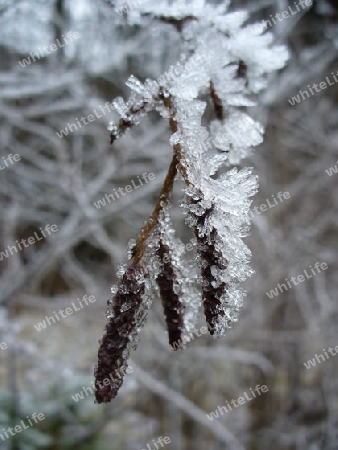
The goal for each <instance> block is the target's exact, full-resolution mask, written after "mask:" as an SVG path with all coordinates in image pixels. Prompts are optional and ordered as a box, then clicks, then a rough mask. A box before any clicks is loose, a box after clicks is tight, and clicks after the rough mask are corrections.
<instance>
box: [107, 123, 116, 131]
mask: <svg viewBox="0 0 338 450" xmlns="http://www.w3.org/2000/svg"><path fill="white" fill-rule="evenodd" d="M114 128H115V126H114V122H109V125H108V126H107V130H108V131H113V130H114Z"/></svg>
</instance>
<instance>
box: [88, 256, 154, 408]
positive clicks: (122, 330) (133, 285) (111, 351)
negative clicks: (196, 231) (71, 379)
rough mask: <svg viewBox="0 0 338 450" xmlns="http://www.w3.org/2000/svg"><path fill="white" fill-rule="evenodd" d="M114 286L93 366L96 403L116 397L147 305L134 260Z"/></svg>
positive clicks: (139, 274) (142, 274)
mask: <svg viewBox="0 0 338 450" xmlns="http://www.w3.org/2000/svg"><path fill="white" fill-rule="evenodd" d="M117 289H118V291H117V293H116V294H115V296H114V298H113V300H110V301H108V309H107V313H106V315H107V319H108V323H107V325H106V330H105V334H104V336H103V338H102V341H101V343H100V347H99V351H98V365H97V367H96V369H95V389H96V391H95V396H96V400H97V402H98V403H107V402H110V401H111V399H113V398H114V397H116V395H117V392H118V390H119V389H120V387H121V385H122V382H123V377H124V375H125V372H126V370H127V366H128V363H127V360H128V358H129V356H130V353H131V351H132V350H135V349H136V345H137V341H138V335H139V331H140V328H141V327H142V325H143V323H144V320H145V316H146V313H147V310H148V308H149V304H148V302H149V300H148V298H147V296H146V295H145V291H146V286H145V280H144V273H143V271H142V270H141V269H139V268H137V267H135V266H134V265H133V264H130V265H129V266H128V267H127V269H126V271H125V273H124V275H123V276H122V279H121V281H120V283H119V284H118V285H117Z"/></svg>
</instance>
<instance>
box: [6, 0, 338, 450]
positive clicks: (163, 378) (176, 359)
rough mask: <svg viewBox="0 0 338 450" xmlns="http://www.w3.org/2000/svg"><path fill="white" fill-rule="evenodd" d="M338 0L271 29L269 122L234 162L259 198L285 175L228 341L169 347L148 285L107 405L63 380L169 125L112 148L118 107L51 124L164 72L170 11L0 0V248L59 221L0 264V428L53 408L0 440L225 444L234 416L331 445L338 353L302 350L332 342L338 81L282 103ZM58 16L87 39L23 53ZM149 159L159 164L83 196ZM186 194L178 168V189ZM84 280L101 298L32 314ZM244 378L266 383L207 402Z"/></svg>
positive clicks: (154, 188)
mask: <svg viewBox="0 0 338 450" xmlns="http://www.w3.org/2000/svg"><path fill="white" fill-rule="evenodd" d="M148 1H149V2H151V1H154V0H148ZM233 3H234V4H233V5H232V6H231V9H232V10H237V9H241V8H245V9H247V10H249V11H250V14H251V20H252V21H254V20H262V19H264V18H265V19H269V17H270V15H271V14H272V15H275V13H276V12H282V11H285V10H287V8H288V5H293V3H294V2H289V3H288V2H287V1H286V0H276V1H274V0H252V1H236V2H233ZM120 4H121V5H122V6H123V2H121V3H120ZM337 5H338V4H337V2H336V0H332V1H331V2H328V1H324V0H323V1H319V0H318V1H316V2H314V4H313V6H311V7H310V8H309V9H307V10H302V12H300V13H298V14H297V15H294V16H292V17H290V18H288V19H287V20H283V21H280V22H278V23H277V24H276V25H274V26H273V27H271V28H270V29H269V31H271V32H272V33H273V34H274V36H275V41H276V42H280V43H286V44H287V45H288V47H289V49H290V61H289V64H288V65H287V67H286V68H285V69H284V70H283V71H280V72H279V73H278V74H277V75H275V76H273V77H272V78H271V80H270V82H269V87H268V90H267V91H265V92H264V93H263V94H262V95H261V97H260V102H259V106H257V107H255V108H254V109H253V110H252V111H251V113H252V114H253V115H254V116H255V117H256V118H258V119H259V120H260V121H261V122H262V123H263V124H264V126H265V127H266V133H265V141H264V144H263V145H261V146H260V147H258V148H257V149H256V151H255V152H254V153H253V155H252V156H251V157H250V160H247V161H245V162H244V163H245V165H246V166H253V167H254V170H255V173H257V174H258V175H259V178H260V192H259V194H258V195H257V196H256V197H255V199H254V205H256V206H259V205H261V204H262V203H266V199H270V202H271V199H272V196H275V197H276V194H277V193H278V192H279V191H281V192H288V193H289V194H290V198H289V199H287V200H284V202H283V203H279V204H278V205H276V206H275V207H273V208H268V210H267V211H265V212H263V213H261V214H254V215H253V227H252V233H251V236H250V237H249V238H247V239H246V243H247V244H248V245H249V247H250V248H251V249H252V252H253V267H254V269H255V271H256V274H255V275H254V276H253V277H252V278H251V279H249V280H248V281H247V282H246V286H245V287H246V288H247V290H248V297H247V301H246V304H245V307H244V308H243V309H242V311H241V314H240V319H239V322H238V323H237V325H236V327H234V329H233V330H232V331H231V332H230V333H229V334H228V336H227V337H226V338H225V339H222V340H214V339H212V338H211V337H210V336H208V335H204V336H201V337H199V338H197V339H195V340H193V341H192V342H191V344H190V345H189V346H188V348H187V349H186V350H184V351H178V352H173V351H172V350H171V349H170V348H169V346H168V344H167V333H166V331H165V327H164V321H163V313H162V306H161V302H160V301H159V300H157V301H155V302H154V304H153V308H152V311H151V312H150V315H149V318H148V321H147V324H146V326H145V328H144V329H143V330H142V331H141V340H140V344H139V347H138V350H137V352H136V353H134V354H133V358H132V360H131V361H130V365H131V367H132V368H133V372H132V373H131V374H128V375H127V376H126V378H125V381H124V384H123V387H122V389H121V391H120V393H119V396H118V397H117V398H116V399H115V400H114V401H113V402H112V403H111V404H109V405H96V404H94V396H93V395H92V394H90V393H89V394H88V395H84V396H83V399H82V400H81V399H78V401H74V399H73V398H72V396H75V395H76V393H79V392H81V391H82V390H83V387H90V386H92V384H91V383H92V381H93V370H94V365H95V363H96V358H97V348H98V340H99V339H100V337H101V336H102V332H103V329H104V325H105V321H106V318H105V308H106V300H107V298H108V297H109V295H110V286H111V285H112V283H113V282H114V281H115V280H116V269H117V265H118V264H120V263H123V262H125V260H126V247H127V243H128V241H129V239H131V238H135V237H136V236H137V234H138V232H139V230H140V228H141V226H142V224H143V222H144V220H145V219H146V218H147V217H148V214H149V213H150V212H151V210H152V207H153V205H154V202H155V201H156V198H157V194H158V190H159V187H160V186H161V183H162V182H163V178H164V175H165V173H166V170H167V166H168V163H169V161H170V158H171V148H170V145H169V141H168V138H169V130H168V125H167V123H166V122H165V121H163V120H162V119H160V118H159V117H157V116H156V115H155V114H151V115H149V116H148V117H145V118H144V119H143V120H142V123H141V124H140V125H139V126H138V127H137V128H134V129H133V130H132V131H131V132H129V133H127V135H126V136H125V137H124V138H123V139H121V140H118V141H117V142H115V144H114V146H110V145H109V132H108V131H107V125H108V123H109V121H110V120H115V119H116V116H115V115H114V113H113V112H107V113H106V114H105V115H104V114H103V113H101V114H102V117H100V118H96V119H95V120H94V121H92V122H91V123H89V124H88V125H85V126H82V127H81V128H80V127H78V129H77V130H75V131H74V132H71V133H69V134H68V136H64V137H63V138H62V139H60V138H59V137H58V136H57V134H56V132H57V131H58V132H59V131H60V130H61V129H64V128H65V127H66V126H67V124H68V123H74V122H76V119H80V117H81V116H85V117H87V116H88V115H89V114H93V111H94V110H96V111H97V113H98V114H97V115H100V113H99V111H102V110H101V109H100V107H103V106H104V105H105V103H106V102H111V101H112V99H113V98H114V97H116V96H118V95H122V96H128V89H127V87H126V86H125V80H126V79H127V78H128V76H129V75H130V74H134V75H135V76H137V77H139V78H140V79H141V80H144V79H145V78H146V77H151V78H154V79H156V78H157V77H159V76H160V75H161V73H163V72H164V71H166V70H167V69H168V67H169V65H170V64H175V63H176V61H177V60H178V59H179V56H180V45H179V42H180V36H179V34H178V32H177V30H175V29H174V28H173V27H171V26H170V25H165V24H163V23H154V24H153V26H151V27H145V28H143V27H137V26H129V25H128V21H127V19H126V15H125V14H124V15H123V16H120V15H119V14H118V13H117V12H116V11H115V8H114V7H113V6H112V5H111V4H110V2H109V1H103V0H45V1H43V0H40V1H39V0H16V1H14V0H13V1H9V0H1V1H0V152H1V153H0V164H2V167H4V164H5V160H6V161H7V162H8V160H7V157H8V155H9V154H10V153H12V154H13V155H14V154H18V155H20V158H21V159H20V161H17V162H14V163H13V164H11V163H9V162H8V167H6V166H5V167H4V168H3V169H2V170H1V171H0V204H1V219H0V220H1V227H0V251H4V250H5V249H6V248H7V246H8V245H15V242H16V241H20V240H21V239H28V238H29V237H30V236H34V232H39V229H40V227H41V228H42V229H44V228H45V226H46V225H47V224H50V225H52V224H55V225H57V227H58V231H57V232H56V233H53V234H51V235H50V236H47V238H46V239H41V240H40V241H39V242H37V243H36V244H35V245H31V246H28V247H27V248H24V249H23V250H22V251H19V252H18V253H16V252H13V255H10V256H8V257H3V258H2V260H1V261H0V275H1V278H0V286H1V289H0V345H1V343H5V344H6V345H3V348H0V362H1V365H0V434H1V430H2V429H3V428H5V429H7V428H8V427H9V426H12V427H14V426H15V425H16V424H19V423H20V420H22V419H24V418H25V417H26V416H27V415H28V416H31V414H32V413H33V412H37V413H44V415H45V417H46V418H45V420H43V421H41V422H40V423H39V424H38V425H37V426H35V427H31V428H29V429H28V430H25V431H23V432H22V433H18V434H16V435H15V436H14V437H11V439H6V440H5V441H4V442H2V440H0V444H1V448H3V449H5V450H34V449H48V450H58V449H62V450H64V449H75V448H78V449H84V450H96V449H99V450H108V449H109V450H120V449H123V450H138V449H144V448H147V449H148V448H150V449H151V450H153V449H155V448H156V447H155V446H154V444H153V439H154V440H155V441H156V440H157V438H158V437H159V436H163V437H164V436H168V437H170V439H171V444H168V445H167V446H165V447H164V448H166V447H167V448H168V449H169V448H172V449H178V450H190V449H196V450H221V449H230V448H233V447H231V446H230V444H229V438H228V436H229V434H228V433H231V434H232V435H234V436H235V437H236V438H237V439H238V440H239V442H241V443H242V445H243V447H244V448H247V449H251V450H258V449H262V450H270V449H271V448H273V449H274V450H307V449H309V450H317V449H318V450H319V449H325V450H336V449H337V448H338V443H337V442H338V435H337V434H338V433H337V426H338V395H337V389H338V376H337V375H338V372H337V371H338V355H337V356H331V357H330V358H327V359H326V360H325V361H324V362H321V363H319V362H318V363H316V364H315V366H314V367H311V368H310V369H306V367H305V366H304V362H307V361H308V360H310V359H312V358H314V357H315V354H317V355H319V354H320V353H323V349H326V350H327V349H328V348H329V347H333V348H334V347H336V346H337V345H338V327H337V320H338V302H337V276H336V275H335V274H336V271H337V269H338V267H337V263H338V259H337V234H336V231H337V223H338V200H337V199H338V195H337V185H338V174H337V173H334V171H333V172H332V171H331V175H329V174H328V173H327V172H326V170H328V169H329V168H330V167H334V166H335V164H337V160H338V109H337V104H338V83H334V84H333V85H332V86H329V87H328V88H326V89H323V90H321V91H320V92H318V93H315V95H311V97H310V98H305V100H304V101H301V102H300V103H299V104H296V105H295V106H291V104H290V102H288V99H290V98H292V96H294V95H297V94H299V90H305V89H308V88H307V86H308V85H310V86H312V84H313V83H319V82H321V81H325V79H326V77H331V78H330V79H331V80H333V75H332V72H333V73H334V74H336V73H337V71H338V20H337V19H338V9H337ZM68 31H72V32H76V31H77V32H78V33H79V34H80V37H79V38H78V39H74V40H73V42H70V43H69V44H67V45H65V46H63V47H62V48H59V49H58V50H57V51H54V52H51V54H50V55H49V56H46V57H43V58H40V59H37V58H36V59H37V60H36V62H31V63H30V64H26V65H25V66H24V67H23V65H24V64H19V61H23V59H24V58H27V56H28V55H29V54H30V53H31V52H38V51H39V50H40V49H42V47H43V46H45V45H47V46H50V45H51V44H53V43H55V42H56V39H59V40H60V41H61V42H62V39H63V37H62V35H64V34H65V33H66V32H68ZM337 78H338V75H337ZM145 172H146V173H150V172H153V173H154V174H155V180H153V181H151V182H149V183H148V184H146V185H144V186H143V187H142V188H140V189H137V190H135V191H133V192H132V193H129V194H128V195H125V196H123V197H121V198H119V199H116V200H115V201H112V202H111V203H110V204H107V205H106V206H104V207H101V208H96V207H95V206H94V204H93V203H94V202H96V201H97V200H98V199H100V198H102V197H104V196H105V194H109V193H112V192H113V189H114V188H115V189H117V188H119V187H124V186H126V185H127V184H129V183H130V181H131V180H135V182H136V180H137V176H138V175H139V176H141V175H142V174H143V173H145ZM180 197H181V191H180V186H179V184H178V186H177V189H176V192H175V197H174V198H175V202H176V205H177V203H178V202H179V200H180ZM172 213H173V216H174V218H175V223H176V226H177V230H178V231H179V235H180V237H181V239H182V241H183V242H184V243H186V244H188V243H189V241H190V239H191V238H192V235H191V234H190V232H189V230H187V228H186V227H185V225H184V219H183V216H182V213H181V210H180V208H175V209H174V210H173V211H172ZM40 233H41V231H40ZM189 256H191V257H193V251H191V255H189ZM317 261H318V262H325V263H326V264H327V265H328V269H327V270H325V271H322V272H321V273H319V274H318V275H316V276H315V277H313V278H312V279H310V280H306V281H305V282H303V283H300V284H299V285H298V286H294V287H293V288H292V289H289V290H287V291H285V292H283V293H282V294H280V295H278V296H277V297H275V298H272V299H269V298H268V296H267V295H266V292H267V291H270V290H271V289H274V288H275V287H276V286H277V283H281V282H283V281H284V280H285V278H288V279H290V278H291V277H293V276H297V275H299V274H302V273H303V271H304V270H305V269H308V268H309V266H310V265H311V266H313V265H314V264H315V263H316V262H317ZM84 295H88V296H89V295H94V296H95V298H96V301H95V302H93V303H91V304H89V305H88V306H84V308H83V309H81V311H79V312H76V314H75V313H74V314H72V315H71V316H69V317H67V318H64V319H62V320H60V321H59V322H57V323H55V324H53V323H52V324H51V325H49V326H46V328H45V329H42V330H41V331H37V330H36V329H35V327H34V325H36V324H37V323H38V322H41V321H43V320H44V319H45V317H46V315H47V316H52V315H53V314H54V313H53V312H54V311H58V310H59V309H60V308H61V309H65V308H66V307H69V306H70V305H71V303H72V302H75V304H76V305H78V300H77V299H82V298H83V296H84ZM203 325H204V319H203V317H201V320H200V326H203ZM5 347H6V348H5ZM257 384H261V385H262V384H266V385H267V386H268V389H269V390H268V392H267V393H265V394H264V395H261V396H260V397H257V398H256V399H254V400H253V401H250V402H246V403H245V404H244V405H242V406H240V407H239V408H236V409H234V410H233V411H231V412H229V413H227V414H224V415H220V417H219V418H218V419H215V420H213V421H210V420H209V419H208V418H207V416H206V414H207V413H210V412H211V411H214V410H216V409H217V407H218V406H222V405H225V404H226V401H230V400H231V399H237V398H238V397H240V396H242V395H243V392H244V391H246V392H249V390H250V388H252V389H253V388H254V387H255V386H256V385H257ZM147 444H149V447H146V446H147ZM234 448H236V446H235V447H234ZM238 448H239V447H238Z"/></svg>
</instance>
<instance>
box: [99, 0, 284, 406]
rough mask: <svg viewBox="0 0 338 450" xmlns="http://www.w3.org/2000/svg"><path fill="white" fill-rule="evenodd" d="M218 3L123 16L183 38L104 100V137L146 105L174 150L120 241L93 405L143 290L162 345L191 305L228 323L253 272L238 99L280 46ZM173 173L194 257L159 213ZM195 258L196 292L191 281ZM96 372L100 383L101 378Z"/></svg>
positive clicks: (131, 328)
mask: <svg viewBox="0 0 338 450" xmlns="http://www.w3.org/2000/svg"><path fill="white" fill-rule="evenodd" d="M228 6H229V5H228V3H227V2H226V3H225V4H222V5H219V6H215V5H208V4H206V3H205V2H204V1H203V0H198V1H194V2H183V1H181V2H167V1H158V2H156V4H153V5H151V4H150V2H146V3H144V4H142V5H140V7H139V8H137V9H134V10H131V11H130V13H129V14H128V21H129V23H131V24H139V25H141V26H147V25H148V24H149V23H150V22H152V21H159V22H163V26H173V27H175V28H176V30H177V31H178V32H179V33H180V34H181V36H182V57H181V59H180V61H179V62H177V63H176V64H174V65H173V66H172V67H170V68H169V70H168V71H167V72H166V73H165V74H163V76H161V77H160V78H159V79H157V80H149V79H147V80H145V82H144V83H142V82H141V81H139V80H138V79H136V78H135V77H134V76H131V77H130V78H129V80H128V81H127V85H128V87H129V88H130V89H131V91H132V93H131V95H130V97H129V99H128V100H127V101H126V102H125V101H124V100H123V99H122V98H117V99H116V100H115V101H114V107H115V110H116V112H117V113H118V114H119V116H120V120H119V122H118V123H117V124H110V126H109V130H110V131H111V142H112V143H113V142H114V141H115V140H116V139H117V138H119V137H121V136H123V134H124V133H125V132H126V131H128V130H129V129H130V128H132V127H133V126H134V125H137V124H138V123H139V121H140V120H141V119H142V116H144V115H145V114H147V113H148V112H149V111H151V110H155V111H157V112H158V113H159V114H160V115H161V116H162V117H163V118H164V119H165V120H168V124H169V127H170V130H171V138H170V144H171V146H172V148H173V159H172V162H171V164H170V167H169V170H168V174H167V177H166V179H165V181H164V184H163V187H162V190H161V192H160V195H159V200H158V203H157V204H156V206H155V209H154V212H153V213H152V215H151V216H150V218H149V219H148V221H147V222H145V225H144V227H143V229H142V231H141V233H140V235H139V237H138V238H137V239H136V240H135V241H133V242H132V243H131V244H130V246H129V261H128V263H127V264H126V265H125V266H123V267H122V269H120V270H119V273H118V275H119V280H120V281H119V282H118V283H117V285H115V286H113V288H112V293H113V297H112V299H111V300H110V301H109V302H108V303H109V304H108V310H107V319H108V323H107V326H106V331H105V334H104V336H103V339H102V341H101V345H100V348H99V360H98V365H97V367H96V371H95V375H96V399H97V401H98V402H99V403H101V402H108V401H110V400H111V399H112V398H113V397H115V396H116V394H117V392H118V389H119V387H120V385H121V384H122V380H121V377H120V372H121V370H122V372H123V371H124V369H125V368H126V367H127V359H128V357H129V355H130V352H131V350H132V349H134V348H135V346H136V343H137V340H138V335H139V331H140V328H141V326H142V325H143V324H144V322H145V318H146V315H147V311H148V309H149V307H150V304H151V299H152V293H153V292H154V290H156V289H157V291H158V293H159V295H160V297H161V299H162V304H163V309H164V315H165V319H166V324H167V329H168V334H169V343H170V345H171V346H172V347H173V348H178V347H180V346H181V345H177V343H182V342H183V343H185V342H186V341H187V340H188V338H186V340H184V338H185V337H186V336H187V335H188V333H189V331H191V330H192V329H193V326H194V320H195V318H196V310H197V308H198V306H199V304H200V303H202V304H203V308H204V314H205V317H206V321H207V324H208V328H209V332H210V334H211V335H213V336H223V335H224V334H225V333H226V331H227V330H228V329H229V328H231V326H232V324H233V323H234V322H236V321H237V316H238V311H239V309H240V307H241V306H242V304H243V298H244V296H245V292H244V291H243V289H241V287H240V283H241V282H243V281H244V280H245V279H246V278H247V277H248V276H250V275H252V273H253V270H252V269H251V267H250V265H249V261H250V256H251V253H250V250H249V249H248V247H247V246H246V245H245V244H244V242H243V240H242V239H243V237H245V236H247V234H248V232H249V228H250V220H249V209H250V204H251V201H252V200H251V198H252V196H253V195H254V194H255V193H256V191H257V189H258V182H257V177H256V176H254V175H252V170H251V168H244V169H241V170H239V169H238V168H236V167H231V166H233V165H234V164H237V163H239V162H240V161H241V159H243V158H244V157H246V156H247V155H248V154H249V152H250V151H251V150H252V148H253V147H255V146H257V145H258V144H260V143H261V142H262V139H263V137H262V135H263V129H262V126H261V125H260V124H259V123H257V122H255V121H254V120H253V119H252V118H251V117H250V115H249V114H248V112H247V109H248V108H249V107H250V106H253V105H254V104H255V101H254V97H255V95H256V94H258V93H259V92H260V91H261V90H262V89H264V88H265V86H266V84H267V82H268V79H267V76H268V74H269V73H271V72H273V71H275V70H278V69H280V68H282V67H283V66H284V65H285V62H286V60H287V50H286V48H285V47H283V46H276V45H272V35H271V33H264V30H263V29H262V27H259V26H257V25H248V24H247V21H248V15H247V14H246V13H245V12H243V11H239V12H228V11H227V10H228ZM206 117H212V120H211V121H210V120H209V121H207V119H206ZM221 166H223V168H222V170H221V171H220V168H221ZM177 178H180V179H181V180H183V182H184V186H185V187H184V199H183V200H182V203H181V206H182V210H183V211H184V212H185V214H186V224H187V226H189V227H190V228H191V229H192V230H193V232H194V235H195V238H196V249H197V258H196V260H195V261H192V262H190V263H189V264H187V262H186V261H183V258H182V252H181V250H180V249H181V243H180V242H179V240H178V239H177V238H176V237H175V236H174V230H173V227H172V225H171V222H170V214H169V213H170V192H171V190H172V187H173V183H174V181H175V179H177ZM194 265H195V269H194V267H193V266H194ZM196 267H197V270H198V273H199V275H198V277H197V278H198V281H199V284H200V292H199V291H196V289H195V287H194V278H195V273H196ZM156 286H157V287H156ZM199 296H201V300H202V301H200V297H199ZM112 374H113V376H112ZM104 379H108V380H111V382H110V383H109V384H106V385H105V386H104V387H102V383H101V382H102V380H104Z"/></svg>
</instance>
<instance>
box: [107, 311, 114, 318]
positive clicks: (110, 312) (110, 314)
mask: <svg viewBox="0 0 338 450" xmlns="http://www.w3.org/2000/svg"><path fill="white" fill-rule="evenodd" d="M113 317H114V313H113V311H112V310H111V309H107V310H106V318H107V320H110V319H112V318H113Z"/></svg>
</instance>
